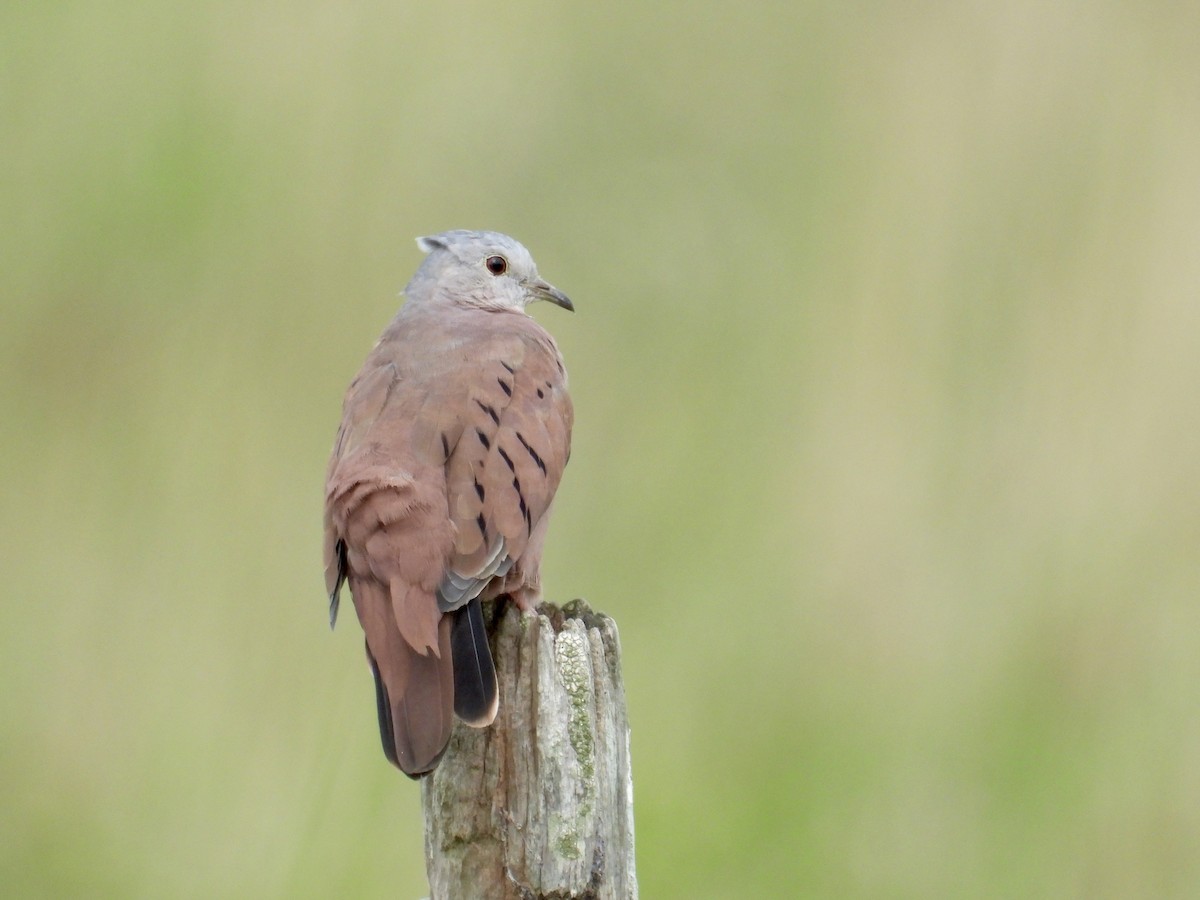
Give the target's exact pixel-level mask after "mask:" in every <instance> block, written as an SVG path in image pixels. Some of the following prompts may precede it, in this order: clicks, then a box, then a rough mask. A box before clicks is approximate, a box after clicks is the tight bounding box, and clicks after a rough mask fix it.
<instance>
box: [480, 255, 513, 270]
mask: <svg viewBox="0 0 1200 900" xmlns="http://www.w3.org/2000/svg"><path fill="white" fill-rule="evenodd" d="M484 265H486V266H487V270H488V271H489V272H491V273H492V274H493V275H503V274H504V273H505V272H507V271H508V260H507V259H505V258H504V257H503V256H489V257H488V258H487V262H486V263H484Z"/></svg>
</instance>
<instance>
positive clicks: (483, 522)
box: [475, 513, 487, 539]
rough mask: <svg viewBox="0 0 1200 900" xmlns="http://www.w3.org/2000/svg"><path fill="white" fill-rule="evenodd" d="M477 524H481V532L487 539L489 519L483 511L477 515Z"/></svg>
mask: <svg viewBox="0 0 1200 900" xmlns="http://www.w3.org/2000/svg"><path fill="white" fill-rule="evenodd" d="M475 524H476V525H478V526H479V533H480V534H482V535H483V536H484V538H485V539H486V538H487V519H485V518H484V517H483V513H480V514H479V515H478V516H476V517H475Z"/></svg>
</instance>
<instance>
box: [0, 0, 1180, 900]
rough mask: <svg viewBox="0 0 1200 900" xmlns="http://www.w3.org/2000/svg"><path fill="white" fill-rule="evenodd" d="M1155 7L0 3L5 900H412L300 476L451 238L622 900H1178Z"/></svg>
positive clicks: (1165, 78)
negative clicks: (505, 280) (470, 241)
mask: <svg viewBox="0 0 1200 900" xmlns="http://www.w3.org/2000/svg"><path fill="white" fill-rule="evenodd" d="M1197 10H1200V7H1197V6H1196V5H1194V4H1171V3H1155V2H1152V3H1148V4H1147V3H1110V2H1100V3H1082V2H1067V3H1060V4H1040V3H1032V2H1017V3H1007V4H1005V3H1001V4H977V3H968V4H961V3H941V4H939V3H934V4H928V3H927V4H912V3H855V2H851V3H777V4H772V3H763V4H757V5H756V4H750V5H745V4H743V5H742V6H741V7H739V6H737V5H736V4H720V3H712V4H705V3H696V2H688V3H683V2H672V3H657V4H627V5H624V6H619V7H615V6H612V5H609V4H558V3H535V2H525V3H515V4H499V5H498V4H495V3H480V2H466V3H459V4H430V3H425V4H392V3H375V4H372V3H366V4H317V3H304V4H292V5H283V4H266V5H256V4H241V3H229V2H204V0H201V2H194V3H182V4H178V3H176V4H172V3H129V2H115V3H108V4H100V3H91V4H87V3H61V4H58V3H41V4H8V5H7V6H6V7H5V8H4V10H3V12H2V13H0V121H2V122H3V125H2V126H0V159H2V160H3V165H2V166H0V298H2V305H0V398H2V403H3V409H2V412H3V415H2V416H0V439H2V451H3V452H2V454H0V477H2V478H3V484H4V502H3V505H2V512H0V517H2V518H0V559H2V560H3V575H4V593H5V596H6V598H7V600H6V603H5V605H4V609H5V612H6V615H5V619H4V627H3V629H2V630H0V676H2V677H3V681H4V690H3V692H0V721H3V727H2V728H0V792H2V794H3V797H4V801H3V804H2V807H0V809H2V811H0V884H3V885H4V887H3V893H4V894H5V895H6V896H14V897H18V896H19V897H26V896H54V897H62V896H72V895H76V896H122V897H135V896H140V897H156V898H158V897H175V896H195V897H218V896H244V897H334V896H342V897H351V896H353V897H367V896H379V897H384V896H388V897H417V896H421V894H422V892H423V891H424V890H425V886H424V875H423V868H422V855H421V854H422V848H421V837H420V835H421V823H420V813H419V807H418V799H417V788H416V787H415V786H414V785H412V784H410V783H409V782H408V781H406V780H405V779H404V778H402V777H401V776H400V775H398V774H397V773H396V772H395V771H394V770H392V769H391V768H390V767H389V766H388V765H387V764H386V762H385V761H384V758H383V755H382V753H381V752H380V750H379V747H378V738H377V733H376V727H375V721H374V708H373V706H374V701H373V699H372V696H371V685H370V678H369V675H368V672H367V669H366V666H365V664H364V661H363V657H362V649H361V643H360V641H361V637H360V635H359V633H358V629H357V625H356V623H355V622H354V620H353V615H351V616H349V618H348V619H346V620H344V621H343V624H342V626H341V627H339V629H338V631H337V632H336V633H335V634H333V635H332V636H330V634H329V632H328V629H327V627H326V620H325V599H324V597H323V589H322V578H321V571H320V560H319V556H320V546H319V544H320V523H321V489H322V482H323V475H324V465H325V460H326V455H327V453H328V449H329V445H330V442H331V440H332V437H333V431H334V428H335V426H336V422H337V419H338V413H339V404H340V401H341V395H342V392H343V390H344V388H345V386H346V383H347V382H348V381H349V379H350V377H351V375H352V374H353V373H354V371H355V369H356V368H357V366H358V364H359V362H360V361H361V359H362V357H363V356H364V355H365V353H366V351H367V350H368V348H369V347H370V345H371V342H372V341H373V340H374V339H375V337H376V335H377V334H378V333H379V331H380V330H381V329H382V327H383V326H384V324H385V323H386V321H387V320H388V318H389V317H390V316H391V314H392V313H393V311H394V309H395V308H396V306H397V305H398V303H399V299H398V297H397V291H398V290H399V289H400V288H401V287H402V286H403V284H404V283H405V281H406V280H407V278H408V276H409V275H410V274H411V272H412V270H413V269H414V268H415V267H416V265H417V264H418V261H419V253H418V252H417V250H416V248H415V247H414V245H413V243H412V238H413V237H414V236H416V235H418V234H425V233H430V232H434V231H438V230H441V229H444V228H450V227H487V228H495V229H499V230H503V231H507V232H510V233H512V234H514V235H516V236H517V237H518V238H520V239H521V240H523V241H524V242H525V243H526V244H527V245H528V246H529V247H530V248H531V249H532V251H533V253H534V255H535V257H536V258H537V260H538V262H539V264H540V267H541V270H542V273H543V274H544V275H545V276H546V277H547V278H549V279H550V280H552V281H553V282H554V283H555V284H557V285H559V286H561V287H562V288H563V289H564V290H566V291H567V292H568V293H570V294H571V296H572V297H573V298H574V299H575V301H576V304H577V307H578V310H579V311H578V313H577V314H576V315H575V316H570V315H566V314H563V313H561V312H560V311H558V310H555V309H552V308H551V309H541V310H537V311H536V315H537V316H538V317H539V318H540V319H541V321H543V322H544V323H545V324H546V325H547V326H548V327H549V328H550V330H551V331H552V332H553V333H554V334H555V335H556V336H557V338H558V340H559V343H560V346H561V347H562V349H563V352H564V353H565V355H566V358H567V361H568V363H569V367H570V371H571V376H572V386H573V393H574V396H575V399H576V409H577V429H576V434H575V449H574V454H573V457H572V461H571V465H570V467H569V468H568V470H567V476H566V479H565V482H564V485H563V488H562V490H561V492H560V495H559V502H558V504H557V512H556V520H555V522H554V527H553V528H552V529H551V539H550V544H549V546H548V548H547V572H546V584H547V592H548V595H549V597H550V598H552V599H556V600H560V601H561V600H566V599H569V598H571V597H574V596H579V595H582V596H586V597H587V598H588V600H589V601H591V603H592V604H593V605H595V606H597V607H599V608H602V609H604V610H606V611H608V612H610V613H611V614H613V615H614V616H615V617H616V619H617V621H618V622H619V623H620V626H621V629H622V638H623V644H624V653H625V673H626V681H627V688H628V692H629V704H630V712H631V717H632V720H633V723H634V732H633V751H634V766H635V769H634V777H635V789H636V797H637V806H636V815H637V828H638V842H639V844H638V850H639V854H638V870H639V874H640V880H641V885H642V890H643V895H644V896H646V897H651V898H667V897H680V898H696V897H769V896H779V897H784V896H787V897H791V896H830V897H871V898H875V897H936V896H944V897H965V896H997V897H1000V896H1005V897H1018V896H1019V897H1026V896H1047V897H1066V896H1079V897H1096V896H1113V897H1123V898H1124V897H1135V896H1145V897H1167V896H1172V895H1174V896H1195V895H1196V894H1195V891H1196V890H1197V888H1198V885H1200V715H1198V712H1200V604H1198V603H1197V600H1198V599H1200V562H1198V561H1200V250H1198V249H1197V248H1198V240H1200V65H1198V64H1197V59H1198V58H1200V52H1198V47H1197V36H1198V35H1200V14H1198V13H1197Z"/></svg>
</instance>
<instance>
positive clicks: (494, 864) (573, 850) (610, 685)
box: [421, 600, 637, 900]
mask: <svg viewBox="0 0 1200 900" xmlns="http://www.w3.org/2000/svg"><path fill="white" fill-rule="evenodd" d="M492 654H493V656H494V658H495V662H496V674H497V678H498V681H499V686H500V712H499V714H498V716H497V718H496V721H495V722H494V723H493V724H492V726H491V727H489V728H485V729H473V728H468V727H466V726H463V725H461V724H459V725H458V726H456V729H455V732H454V735H453V737H452V738H451V741H450V747H449V749H448V750H447V751H446V755H445V756H444V757H443V759H442V761H441V763H440V764H439V765H438V767H437V769H435V770H434V772H433V773H432V774H431V775H430V776H428V777H427V778H425V779H424V781H423V784H422V790H421V792H422V802H423V806H424V811H425V856H426V866H427V869H428V873H429V883H430V889H431V897H432V898H433V900H458V898H471V900H492V898H495V900H501V898H503V900H536V898H550V897H553V898H556V900H558V898H561V900H566V898H581V900H582V898H595V900H610V898H611V900H626V898H636V897H637V879H636V874H635V868H634V853H633V783H632V777H631V769H630V761H629V724H628V718H627V716H626V712H625V692H624V689H623V687H622V684H621V672H620V643H619V640H618V637H617V628H616V625H615V623H614V622H613V621H612V619H610V618H608V617H607V616H604V615H602V614H599V613H595V612H593V611H592V610H591V609H590V608H589V607H588V605H587V604H586V603H585V602H583V601H582V600H575V601H573V602H571V603H569V604H567V605H566V606H565V607H563V608H562V609H558V608H557V607H554V606H551V605H549V604H543V605H542V606H541V607H539V608H538V614H537V615H526V616H522V615H521V614H520V612H519V611H518V610H517V609H516V608H515V607H514V606H512V605H511V604H509V605H508V606H507V607H506V608H504V609H503V610H502V612H501V613H500V615H499V621H498V622H497V623H496V626H495V628H494V629H493V635H492Z"/></svg>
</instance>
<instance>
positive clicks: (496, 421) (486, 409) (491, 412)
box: [475, 400, 500, 425]
mask: <svg viewBox="0 0 1200 900" xmlns="http://www.w3.org/2000/svg"><path fill="white" fill-rule="evenodd" d="M475 403H476V404H477V405H478V406H479V408H480V409H482V410H483V411H484V412H485V413H487V414H488V415H489V416H491V419H492V422H493V423H494V424H496V425H499V424H500V417H499V416H498V415H496V408H495V407H493V406H489V405H488V404H486V403H484V402H483V401H482V400H476V401H475Z"/></svg>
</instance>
